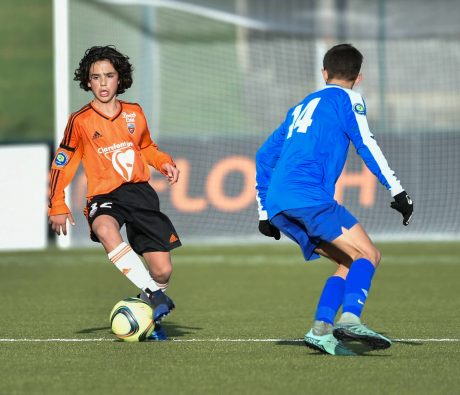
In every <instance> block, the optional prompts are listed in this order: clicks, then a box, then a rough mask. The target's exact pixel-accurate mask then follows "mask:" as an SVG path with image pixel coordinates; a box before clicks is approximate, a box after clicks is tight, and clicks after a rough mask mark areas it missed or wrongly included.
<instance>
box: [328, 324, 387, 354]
mask: <svg viewBox="0 0 460 395" xmlns="http://www.w3.org/2000/svg"><path fill="white" fill-rule="evenodd" d="M333 333H334V337H336V338H337V339H338V340H341V341H342V342H343V343H345V344H346V345H347V347H349V348H351V349H355V346H354V345H353V343H356V342H358V345H357V346H358V347H359V346H361V348H360V351H361V352H366V351H372V350H384V349H386V348H389V347H390V346H391V340H390V339H388V338H386V337H385V336H383V335H381V334H380V333H377V332H375V331H373V330H372V329H370V328H368V327H367V326H366V325H363V324H356V323H354V324H336V325H335V326H334V330H333ZM359 343H360V344H359ZM363 346H364V348H363Z"/></svg>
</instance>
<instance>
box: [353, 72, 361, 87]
mask: <svg viewBox="0 0 460 395" xmlns="http://www.w3.org/2000/svg"><path fill="white" fill-rule="evenodd" d="M362 80H363V75H362V74H361V73H359V74H358V76H357V77H356V79H355V83H354V85H359V83H360V82H361V81H362Z"/></svg>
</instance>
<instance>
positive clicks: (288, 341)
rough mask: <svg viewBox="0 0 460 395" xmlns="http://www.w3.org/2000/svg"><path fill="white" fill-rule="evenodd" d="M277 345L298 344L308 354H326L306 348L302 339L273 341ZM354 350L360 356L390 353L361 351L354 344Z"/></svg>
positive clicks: (376, 355)
mask: <svg viewBox="0 0 460 395" xmlns="http://www.w3.org/2000/svg"><path fill="white" fill-rule="evenodd" d="M275 344H276V345H277V346H300V347H305V349H306V350H307V351H308V353H309V355H323V356H324V355H327V354H324V353H322V352H320V351H315V350H312V349H311V348H308V347H307V346H306V345H305V343H304V342H303V341H298V340H297V341H296V340H280V341H277V342H276V343H275ZM354 351H355V352H356V353H357V354H358V355H357V356H360V357H390V356H391V355H382V354H374V352H370V351H367V352H362V351H360V350H359V346H357V345H355V347H354Z"/></svg>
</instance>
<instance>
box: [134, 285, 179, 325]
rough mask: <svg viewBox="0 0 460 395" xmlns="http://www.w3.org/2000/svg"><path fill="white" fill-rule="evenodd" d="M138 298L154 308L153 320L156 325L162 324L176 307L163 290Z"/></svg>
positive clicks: (144, 294) (143, 294) (141, 295)
mask: <svg viewBox="0 0 460 395" xmlns="http://www.w3.org/2000/svg"><path fill="white" fill-rule="evenodd" d="M138 297H139V298H141V299H142V300H144V301H146V302H147V303H149V304H150V306H152V308H153V320H154V321H155V322H156V323H158V322H160V321H161V320H162V319H163V318H164V317H166V316H167V315H168V314H169V313H170V312H171V311H172V310H173V309H174V308H175V307H176V306H175V304H174V302H173V301H172V299H171V298H170V297H169V296H167V295H166V294H165V293H164V292H163V291H161V290H157V291H155V292H150V293H148V294H147V293H145V292H143V293H142V294H140V295H139V296H138Z"/></svg>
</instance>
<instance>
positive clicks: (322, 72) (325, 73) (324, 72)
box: [321, 69, 329, 83]
mask: <svg viewBox="0 0 460 395" xmlns="http://www.w3.org/2000/svg"><path fill="white" fill-rule="evenodd" d="M321 74H322V75H323V78H324V82H326V83H327V80H328V79H329V75H328V73H327V70H325V69H321Z"/></svg>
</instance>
